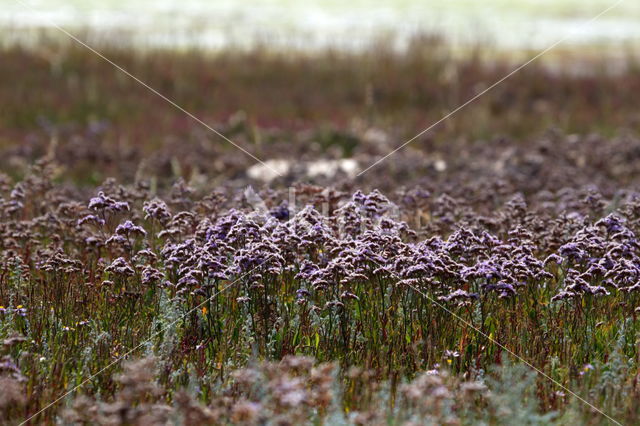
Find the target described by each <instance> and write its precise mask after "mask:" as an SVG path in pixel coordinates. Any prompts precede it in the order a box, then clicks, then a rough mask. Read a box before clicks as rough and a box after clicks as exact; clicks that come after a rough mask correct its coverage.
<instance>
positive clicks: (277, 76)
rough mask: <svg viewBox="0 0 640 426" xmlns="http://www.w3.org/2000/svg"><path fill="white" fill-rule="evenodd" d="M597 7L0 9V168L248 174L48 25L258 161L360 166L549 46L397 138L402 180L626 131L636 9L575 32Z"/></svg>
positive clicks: (226, 4) (210, 139) (129, 4)
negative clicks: (485, 151)
mask: <svg viewBox="0 0 640 426" xmlns="http://www.w3.org/2000/svg"><path fill="white" fill-rule="evenodd" d="M614 3H615V2H613V1H611V0H582V1H579V0H556V1H551V0H535V1H534V0H515V1H514V0H511V1H507V0H488V1H482V2H479V1H469V0H450V1H417V0H390V1H385V2H383V1H379V0H368V1H365V0H354V1H350V2H343V1H334V0H323V1H320V0H314V1H293V0H258V1H254V2H250V3H248V2H239V1H229V0H218V1H205V0H182V1H169V0H155V1H151V0H128V1H123V0H107V1H93V0H70V1H69V0H68V1H62V0H47V1H44V0H28V1H22V0H20V1H16V0H0V34H1V35H2V37H1V40H2V43H1V44H0V166H2V168H3V170H4V171H6V172H7V173H9V174H11V175H20V174H21V173H22V171H23V170H24V169H25V167H26V166H27V165H28V164H30V163H31V162H32V161H33V160H34V159H37V158H40V157H42V156H44V155H53V156H55V158H56V160H57V161H58V162H59V163H60V164H62V165H63V166H65V167H66V173H65V174H64V176H65V177H66V178H68V179H71V180H73V181H74V183H76V184H85V183H86V184H89V185H93V184H96V183H98V182H101V181H102V180H103V179H105V178H106V177H108V176H116V177H118V178H120V179H123V180H133V179H138V178H140V177H141V176H142V177H153V178H154V179H158V180H162V179H166V180H168V181H169V180H172V179H175V178H176V177H182V178H184V179H185V180H187V181H195V180H198V179H201V180H202V179H207V180H216V179H217V180H220V181H222V180H225V181H228V180H229V179H241V180H242V179H245V178H247V176H259V174H255V173H254V174H253V175H252V174H251V173H248V170H249V169H250V167H252V166H253V165H254V163H255V160H253V159H252V158H250V157H249V156H246V155H244V154H242V153H241V152H239V151H238V150H237V149H236V148H234V147H233V146H231V145H230V144H228V143H227V142H225V141H223V140H222V139H221V138H220V137H219V136H216V135H215V134H213V133H212V132H210V131H209V130H207V129H206V128H204V127H203V126H201V125H200V124H198V123H197V122H196V121H194V120H193V119H191V118H189V117H188V116H187V115H185V114H184V113H182V112H180V111H178V110H176V109H175V108H174V107H173V106H171V105H170V104H168V103H167V102H165V101H164V100H162V99H160V98H159V97H158V96H156V95H154V94H152V93H151V92H149V91H148V90H147V89H145V88H144V87H142V86H141V85H140V84H139V83H137V82H135V81H134V80H132V79H131V78H129V77H127V76H126V75H125V74H123V73H122V72H120V71H118V70H117V69H115V68H114V67H113V66H112V65H110V64H109V63H107V62H106V61H104V60H103V59H101V58H100V57H98V56H97V55H96V54H94V53H92V52H91V51H89V50H88V49H86V48H85V47H83V46H81V45H79V44H78V43H76V42H74V41H73V40H71V39H70V38H69V37H68V36H67V35H65V34H64V33H63V32H62V31H60V30H59V29H58V28H56V26H60V27H62V28H64V29H65V30H66V31H69V32H71V33H72V34H73V35H75V36H77V37H78V38H79V39H81V40H83V41H85V42H87V43H89V44H90V45H91V46H92V47H94V48H95V49H97V50H99V51H100V52H101V53H103V54H104V55H105V56H107V57H108V58H109V59H111V60H113V61H114V62H115V63H117V64H118V65H120V66H122V67H123V68H125V69H127V70H128V71H130V72H131V73H133V74H134V75H136V76H137V77H138V78H140V79H141V80H142V81H144V82H146V83H148V84H149V85H150V86H152V87H154V88H155V89H157V90H158V91H160V92H161V93H162V94H163V95H165V96H167V97H168V98H170V99H172V100H174V101H175V102H176V103H178V104H179V105H180V106H182V107H183V108H185V109H187V110H188V111H190V112H192V113H193V114H194V115H196V116H197V117H199V118H200V119H202V120H204V121H206V122H207V123H208V124H210V125H212V126H214V127H215V128H216V129H217V130H219V131H220V132H222V133H223V134H225V135H226V136H227V137H229V138H232V139H233V140H234V141H235V142H236V143H238V144H239V145H242V146H243V147H244V148H245V149H247V150H248V151H250V152H252V153H254V154H255V155H257V156H258V157H259V158H261V159H267V160H274V161H278V160H282V159H288V158H297V159H301V160H304V161H312V160H315V159H318V158H324V159H330V160H337V159H349V160H354V161H355V162H356V163H357V164H358V166H357V167H356V169H358V168H360V169H361V168H362V167H364V165H365V164H367V163H369V164H370V163H371V162H372V161H374V160H375V159H376V158H379V157H380V156H382V155H385V154H386V153H388V152H389V151H390V150H392V149H393V148H394V147H396V146H398V145H400V144H401V143H402V142H404V141H405V140H407V139H408V138H411V137H413V136H414V135H416V134H417V133H418V132H420V131H422V130H423V129H425V128H427V127H429V126H430V125H431V124H433V123H435V122H436V121H438V120H439V119H440V118H442V117H443V116H444V115H446V114H447V113H448V112H450V111H452V110H454V109H455V108H457V107H458V106H459V105H461V104H463V103H464V102H466V101H467V100H469V99H471V98H473V97H474V96H476V95H477V94H478V93H481V92H482V91H483V90H485V89H486V88H488V87H490V86H491V85H492V84H493V83H494V82H496V81H498V80H500V79H501V78H503V77H504V76H505V75H507V74H509V73H510V72H511V71H512V70H513V69H515V68H516V67H517V66H519V65H520V64H521V63H523V62H524V61H526V60H528V59H530V58H532V57H534V56H535V55H537V54H538V53H539V52H540V51H542V50H544V49H546V48H547V47H549V46H550V45H552V44H554V43H556V42H558V41H559V40H564V41H563V43H562V44H560V45H558V46H557V47H556V48H554V49H553V50H552V51H550V52H548V53H546V54H545V55H544V56H543V57H542V58H540V60H537V61H535V62H534V63H532V64H530V65H528V66H527V67H526V68H524V69H523V70H521V71H519V72H518V73H517V74H515V75H513V76H512V77H511V78H510V79H509V80H508V81H506V82H504V83H502V84H500V85H499V86H497V87H496V88H495V89H492V90H491V92H490V93H488V94H486V95H483V96H482V97H481V98H479V99H478V100H477V101H474V102H473V104H472V105H470V106H469V107H467V108H465V109H464V110H463V111H460V112H459V113H457V114H456V115H455V116H453V117H451V118H449V119H447V120H446V121H444V122H443V123H441V124H439V125H438V126H436V127H434V128H433V129H431V130H430V131H429V132H427V133H425V134H424V135H422V137H420V138H418V139H417V140H415V141H414V142H412V144H411V145H410V146H409V147H407V149H406V150H404V151H406V153H405V154H404V155H406V156H408V157H409V158H420V159H421V160H420V161H419V162H418V163H417V164H414V165H412V167H411V168H409V170H411V171H413V172H414V173H415V175H416V176H424V175H425V174H428V173H432V172H434V170H435V172H437V171H438V169H441V168H442V167H441V166H437V164H440V165H441V164H442V162H440V161H441V160H439V158H442V157H443V155H445V154H443V153H442V150H443V149H445V148H446V149H449V150H452V151H455V150H456V149H457V150H462V149H466V148H465V147H466V146H468V144H469V143H470V142H473V141H495V140H509V141H510V142H509V143H510V144H512V145H516V146H517V145H523V144H527V143H528V141H531V140H535V139H539V138H540V137H541V135H544V134H546V133H547V132H549V131H553V132H558V133H561V134H567V135H572V134H578V135H587V134H591V133H597V134H599V135H603V136H605V137H610V136H613V135H618V134H620V132H621V131H622V132H636V131H637V130H638V126H639V123H640V112H639V111H640V104H639V101H638V96H637V95H635V94H636V93H638V90H640V71H639V70H640V67H639V66H638V53H639V52H640V2H637V1H622V2H620V3H619V4H617V5H616V6H615V7H614V8H612V9H611V10H609V11H607V12H606V13H605V14H603V15H602V16H601V17H599V18H598V19H597V20H595V21H593V22H589V20H590V19H592V18H593V17H595V16H596V15H598V14H600V13H601V12H603V11H604V10H605V9H607V8H608V7H610V6H612V5H613V4H614ZM422 154H424V157H420V156H419V155H422ZM416 156H418V157H416ZM354 164H355V163H354ZM399 169H402V170H403V171H402V173H405V174H406V173H407V168H406V167H404V168H403V167H400V168H399ZM388 172H389V173H391V172H392V171H388ZM435 172H434V173H435ZM307 177H308V176H307Z"/></svg>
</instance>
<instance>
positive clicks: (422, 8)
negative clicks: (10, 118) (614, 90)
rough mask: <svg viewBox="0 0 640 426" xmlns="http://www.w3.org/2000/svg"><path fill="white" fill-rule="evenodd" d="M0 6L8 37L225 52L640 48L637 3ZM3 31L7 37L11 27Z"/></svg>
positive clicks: (231, 0)
mask: <svg viewBox="0 0 640 426" xmlns="http://www.w3.org/2000/svg"><path fill="white" fill-rule="evenodd" d="M614 3H615V0H437V1H436V0H388V1H379V0H367V1H365V0H349V1H345V0H342V1H339V0H253V1H251V2H248V1H243V0H179V1H175V0H173V1H171V0H65V1H62V0H0V26H1V27H4V28H5V29H6V28H8V29H9V30H10V31H9V32H8V35H5V41H6V39H10V38H16V39H19V38H20V37H23V36H24V34H25V31H23V30H24V29H31V28H34V27H51V26H52V24H55V25H60V26H63V27H65V28H66V29H69V30H74V29H79V28H83V29H87V28H88V29H90V30H91V32H92V35H95V36H96V37H102V36H105V35H106V36H108V35H113V34H118V33H119V32H122V33H126V34H127V35H128V36H130V37H131V36H132V37H133V39H134V40H136V41H139V42H141V43H149V44H156V45H157V44H160V45H175V46H200V47H208V48H218V47H224V46H228V45H250V44H252V43H253V42H255V41H256V40H260V41H262V42H263V43H266V44H272V45H279V46H285V47H286V46H292V47H300V48H313V47H317V46H335V47H342V48H352V47H355V48H357V47H359V46H363V45H366V44H368V43H371V42H372V41H374V40H376V39H379V38H384V37H385V36H390V35H393V36H394V37H395V38H394V39H395V40H396V41H397V42H398V43H400V44H401V43H402V42H403V41H406V40H407V39H408V38H409V37H411V36H412V35H415V34H416V33H436V34H441V35H443V36H445V37H447V38H448V39H450V40H451V41H452V42H453V43H456V44H459V45H463V46H464V45H473V44H487V43H489V44H491V45H493V46H495V47H500V48H506V49H510V48H544V47H546V46H548V45H549V44H552V43H554V42H556V41H558V40H559V39H562V38H565V37H567V38H568V39H567V41H566V43H567V44H569V45H571V44H573V45H600V46H601V45H606V46H611V47H612V48H616V47H625V46H626V47H628V46H629V45H634V46H636V47H637V46H638V45H640V0H623V1H622V2H621V3H620V4H619V5H618V6H617V7H616V8H615V9H613V10H611V11H609V12H608V13H607V14H606V15H604V16H602V17H601V18H600V19H599V20H598V21H596V22H593V23H590V24H588V25H587V24H585V22H586V21H588V20H589V19H590V18H592V17H594V16H595V15H597V14H598V13H600V12H601V11H603V10H604V9H606V8H607V7H609V6H611V5H612V4H614ZM5 33H6V31H5Z"/></svg>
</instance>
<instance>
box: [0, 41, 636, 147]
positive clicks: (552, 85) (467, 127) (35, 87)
mask: <svg viewBox="0 0 640 426" xmlns="http://www.w3.org/2000/svg"><path fill="white" fill-rule="evenodd" d="M81 38H82V36H81ZM125 45H126V44H125ZM96 47H97V48H98V50H100V51H101V52H103V53H104V54H105V55H106V56H107V57H109V58H110V59H111V60H113V61H114V62H115V63H117V64H119V65H121V66H122V67H123V68H125V69H127V70H129V71H130V72H131V73H133V74H134V75H136V76H137V77H139V78H140V79H141V80H143V81H145V82H147V83H148V84H149V85H151V86H152V87H154V88H156V89H157V90H158V91H160V92H161V93H163V94H164V95H166V96H167V97H169V98H171V99H173V100H175V102H177V103H178V104H179V105H181V106H182V107H184V108H186V109H187V110H189V111H191V112H193V113H194V114H196V115H197V116H198V117H200V118H202V119H204V120H206V121H208V122H211V123H214V124H215V123H216V122H221V121H226V120H227V119H228V118H229V117H230V116H232V115H233V114H234V113H236V112H238V111H243V112H244V113H246V115H247V116H248V119H249V122H251V123H254V124H255V125H256V126H259V127H277V128H281V129H282V128H284V129H289V128H291V129H305V128H308V127H311V126H317V125H320V124H321V125H327V124H328V125H331V126H335V127H344V126H347V125H348V124H349V123H352V122H353V120H364V121H365V122H367V123H371V124H375V125H378V126H384V127H386V128H393V129H395V130H396V131H397V132H398V134H399V136H402V137H411V136H413V135H414V134H415V133H417V132H418V131H420V130H422V129H423V128H426V127H427V126H429V125H430V124H432V123H433V122H435V121H437V120H438V119H440V118H441V117H442V116H444V115H445V114H446V113H447V112H449V111H451V110H453V109H454V108H456V107H457V106H459V105H461V104H462V103H464V102H465V101H466V100H468V99H470V98H472V97H473V96H475V95H476V94H477V93H479V92H481V91H482V90H483V89H485V88H486V87H488V86H490V85H491V84H492V83H494V82H495V81H497V80H499V79H500V78H502V77H503V76H505V75H506V74H508V73H509V72H510V71H511V70H512V69H513V68H515V67H516V66H517V63H514V60H513V58H500V57H497V56H496V55H492V54H491V53H490V52H489V51H483V49H481V48H478V49H475V50H473V51H471V52H466V53H465V54H464V55H460V54H459V53H454V52H453V51H452V50H450V49H449V48H448V47H447V45H446V44H445V43H443V42H442V41H441V40H439V39H438V38H436V37H425V36H423V37H416V38H415V39H414V40H413V42H412V43H411V45H410V47H409V48H408V49H407V50H406V51H402V52H400V51H398V50H396V49H394V48H393V47H392V46H390V45H389V44H386V43H384V42H380V43H379V44H378V45H377V46H376V47H374V48H371V49H368V50H365V51H361V52H352V51H350V52H345V51H337V50H325V51H321V52H317V51H316V52H314V53H302V52H296V53H291V52H289V53H286V52H282V51H278V52H276V51H273V50H270V49H269V48H268V46H263V47H259V48H255V49H253V50H246V49H245V50H242V49H239V50H227V51H223V52H217V53H213V52H208V53H207V52H203V51H197V50H179V51H175V50H169V49H166V50H165V49H146V50H144V51H136V50H134V49H131V48H126V47H125V48H122V47H116V46H114V44H105V45H98V46H96ZM559 56H560V55H556V56H555V57H554V59H553V62H552V63H551V64H549V63H547V64H546V65H545V64H544V63H532V64H530V65H529V66H527V67H526V68H525V69H523V70H522V71H520V72H519V73H517V74H515V75H514V76H513V77H511V78H510V79H509V80H507V81H505V82H504V83H502V84H501V85H499V86H498V87H496V88H495V89H493V90H492V91H491V92H489V93H487V94H486V95H484V96H482V97H481V98H480V99H478V100H477V101H475V102H474V103H473V104H472V105H470V106H469V107H467V108H466V109H465V110H464V111H461V112H460V113H459V114H457V115H456V116H455V117H452V118H450V119H448V120H447V121H446V122H445V123H442V125H440V126H438V127H437V128H436V129H434V132H432V134H431V135H428V139H429V140H441V141H446V140H450V139H451V138H458V137H464V138H469V139H473V138H486V137H489V136H493V135H495V134H508V135H510V136H514V137H520V136H524V135H531V134H532V133H534V134H535V133H536V132H540V131H543V130H546V129H548V128H549V127H557V128H559V129H561V130H563V131H565V132H570V133H573V132H578V133H587V132H590V131H600V132H604V133H610V132H611V131H612V130H613V129H615V128H619V127H621V126H622V127H634V128H637V127H638V123H639V121H640V117H639V114H638V111H639V110H640V105H639V104H640V101H639V100H638V97H637V96H635V93H637V92H638V90H639V89H640V72H639V71H638V67H637V66H634V65H633V64H634V62H633V59H632V55H631V54H629V55H628V58H626V59H625V60H624V61H622V60H620V61H614V60H597V59H593V58H591V59H587V60H584V61H578V60H574V59H571V60H570V59H568V58H567V57H566V55H565V54H564V53H563V55H562V56H563V57H559ZM586 57H587V58H588V55H587V56H586ZM0 61H1V63H2V66H1V67H0V139H1V140H2V143H3V144H17V143H20V142H21V141H23V140H24V138H25V137H26V136H28V135H29V134H31V133H32V132H33V131H34V129H36V128H37V126H38V125H40V126H42V125H43V123H49V124H51V125H53V127H57V126H68V125H73V124H78V125H85V124H86V123H88V122H91V121H97V120H107V121H109V122H110V123H112V124H113V126H112V127H111V128H112V130H111V134H110V137H111V138H113V140H122V139H123V138H124V139H126V140H127V141H129V142H130V143H133V144H135V145H136V146H138V147H140V148H144V147H147V148H153V147H154V146H155V143H157V142H158V141H161V140H164V139H166V138H167V137H168V136H175V137H177V138H182V137H186V136H188V135H189V134H191V133H192V132H193V131H194V129H195V128H197V127H198V125H197V124H196V123H195V122H194V121H193V120H191V119H190V118H188V117H187V116H186V115H185V114H183V113H182V112H180V111H177V110H176V109H174V107H172V106H171V105H169V104H168V103H166V102H165V101H164V100H162V99H160V98H159V97H157V96H156V95H154V94H152V93H150V92H149V91H148V90H147V89H145V88H144V87H142V86H141V85H139V84H138V83H137V82H135V81H133V80H132V79H130V78H129V77H127V76H126V75H124V74H123V73H121V72H120V71H118V70H116V69H115V68H114V67H113V66H112V65H110V64H108V63H106V62H105V61H104V60H103V59H101V58H99V57H98V56H96V55H95V54H94V53H92V52H90V51H88V50H87V49H85V48H84V47H81V46H79V45H77V44H75V43H74V42H72V41H68V42H67V41H63V40H60V39H59V38H56V39H55V40H54V39H51V38H47V37H46V36H42V37H41V38H40V39H38V41H37V42H34V44H33V45H31V46H30V47H29V48H25V47H20V46H17V45H13V46H6V47H4V48H3V50H2V52H1V53H0ZM612 62H615V63H612ZM612 68H615V69H616V70H615V72H611V69H612ZM45 127H46V126H45ZM221 143H222V142H221ZM416 145H417V143H416Z"/></svg>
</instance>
